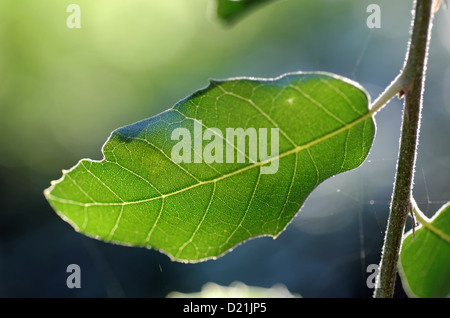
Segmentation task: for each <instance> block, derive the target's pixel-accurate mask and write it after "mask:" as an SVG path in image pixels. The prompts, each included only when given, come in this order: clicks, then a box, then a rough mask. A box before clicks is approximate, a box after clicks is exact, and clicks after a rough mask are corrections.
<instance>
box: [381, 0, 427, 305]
mask: <svg viewBox="0 0 450 318" xmlns="http://www.w3.org/2000/svg"><path fill="white" fill-rule="evenodd" d="M432 6H433V0H416V1H415V11H414V13H413V26H412V36H411V41H410V43H409V48H408V55H407V58H406V62H405V65H404V67H403V70H402V73H401V75H400V79H401V81H402V84H403V89H402V91H401V94H402V95H404V97H405V100H404V108H403V122H402V130H401V137H400V150H399V157H398V161H397V173H396V177H395V183H394V191H393V194H392V201H391V210H390V215H389V221H388V226H387V231H386V235H385V240H384V246H383V251H382V257H381V262H380V267H379V269H380V271H379V277H378V281H377V287H376V289H375V295H374V296H375V297H377V298H390V297H393V295H394V287H395V278H396V273H397V261H398V257H399V253H400V247H401V244H402V240H403V232H404V227H405V223H406V218H407V216H408V214H409V211H410V208H411V193H412V183H413V177H414V165H415V160H416V151H417V142H418V136H419V130H420V114H421V109H422V93H423V88H424V80H425V69H426V61H427V53H428V44H429V38H430V32H431V25H432V18H433V12H432Z"/></svg>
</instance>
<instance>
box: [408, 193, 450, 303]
mask: <svg viewBox="0 0 450 318" xmlns="http://www.w3.org/2000/svg"><path fill="white" fill-rule="evenodd" d="M418 213H421V212H418ZM421 223H422V224H421V226H420V227H419V228H418V229H417V230H416V231H415V240H414V239H413V235H412V231H409V232H408V233H407V234H406V236H405V238H404V240H403V244H402V249H401V251H400V258H399V273H400V277H401V279H402V284H403V287H404V289H405V291H406V293H407V294H408V296H410V297H424V298H436V297H439V298H441V297H449V295H450V267H449V264H450V202H449V203H447V204H446V205H444V206H443V207H441V208H440V209H439V211H438V212H436V214H435V215H434V216H433V218H432V219H431V220H427V219H426V218H425V217H423V221H422V222H421Z"/></svg>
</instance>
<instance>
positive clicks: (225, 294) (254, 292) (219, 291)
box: [166, 282, 301, 298]
mask: <svg viewBox="0 0 450 318" xmlns="http://www.w3.org/2000/svg"><path fill="white" fill-rule="evenodd" d="M166 297H167V298H301V295H299V294H292V293H291V292H290V291H289V290H288V289H287V288H286V286H284V285H281V284H277V285H274V286H272V287H270V288H264V287H257V286H248V285H246V284H244V283H242V282H233V283H231V284H230V286H221V285H218V284H215V283H212V282H209V283H206V284H205V285H203V287H202V290H201V291H200V292H194V293H180V292H176V291H174V292H170V293H169V294H168V295H167V296H166Z"/></svg>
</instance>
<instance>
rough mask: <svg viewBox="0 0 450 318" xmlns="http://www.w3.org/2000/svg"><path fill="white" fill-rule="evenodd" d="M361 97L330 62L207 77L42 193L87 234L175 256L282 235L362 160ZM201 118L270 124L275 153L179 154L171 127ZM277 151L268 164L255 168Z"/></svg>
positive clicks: (218, 123)
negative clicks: (197, 157)
mask: <svg viewBox="0 0 450 318" xmlns="http://www.w3.org/2000/svg"><path fill="white" fill-rule="evenodd" d="M368 103H369V101H368V95H367V94H366V93H365V91H364V90H363V89H362V88H360V87H359V86H358V85H356V84H355V83H352V82H350V81H348V80H346V79H343V78H341V77H337V76H335V75H332V74H327V73H293V74H287V75H285V76H282V77H279V78H276V79H249V78H238V79H230V80H227V81H222V82H218V81H216V82H212V83H211V84H210V85H209V86H208V87H207V88H205V89H203V90H200V91H198V92H196V93H194V94H193V95H191V96H189V97H188V98H186V99H184V100H182V101H181V102H179V103H178V104H177V105H175V106H174V107H173V108H171V109H169V110H167V111H165V112H163V113H161V114H159V115H157V116H155V117H152V118H149V119H146V120H143V121H140V122H138V123H135V124H132V125H129V126H125V127H122V128H120V129H118V130H116V131H114V132H113V133H112V134H111V136H110V138H109V139H108V141H107V142H106V143H105V145H104V147H103V149H102V150H103V153H104V159H103V160H101V161H92V160H82V161H80V162H79V164H77V165H76V166H75V167H74V168H73V169H71V170H70V171H66V172H64V174H63V177H62V178H61V179H60V180H58V181H57V182H54V183H53V184H52V186H51V187H50V188H49V189H47V190H46V191H45V195H46V197H47V199H48V200H49V201H50V204H51V205H52V206H53V208H54V209H55V210H56V211H64V212H63V213H61V212H59V213H58V214H60V215H62V216H63V218H64V219H65V220H67V221H68V222H69V223H70V224H72V226H74V228H75V229H76V230H77V231H80V232H82V233H85V234H87V235H90V236H93V237H95V238H100V239H103V240H106V241H111V242H116V243H120V244H131V245H139V246H147V247H152V248H155V249H158V250H161V251H163V252H164V253H166V254H167V255H169V256H170V257H171V258H172V259H174V260H178V261H201V260H206V259H210V258H216V257H218V256H221V255H223V254H225V253H226V252H227V251H229V250H231V249H232V248H234V247H235V246H236V245H238V244H240V243H241V242H243V241H245V240H247V239H250V238H253V237H258V236H262V235H271V236H274V237H276V236H278V235H279V234H280V233H281V232H282V230H283V229H284V228H285V227H286V226H287V224H288V223H289V222H290V220H291V219H292V218H293V216H294V215H295V214H296V213H297V211H298V210H299V209H300V207H301V206H302V205H303V203H304V201H305V200H306V198H307V197H308V195H309V194H310V193H311V191H312V190H313V189H314V188H315V187H316V186H317V185H318V184H320V183H321V182H322V181H323V180H325V179H327V178H329V177H331V176H332V175H335V174H337V173H340V172H343V171H347V170H350V169H353V168H356V167H357V166H359V165H360V164H361V163H362V162H363V161H364V159H365V157H366V156H367V154H368V151H369V149H370V146H371V144H372V141H373V137H374V131H375V127H374V123H373V119H372V114H371V112H370V111H369V110H368ZM200 120H201V123H202V125H203V126H202V128H203V129H206V128H212V127H215V128H218V129H219V130H220V131H226V129H227V128H230V127H232V128H238V127H243V128H245V129H248V128H255V129H256V130H258V129H260V128H277V129H279V131H280V136H279V153H278V155H277V156H272V157H267V158H261V156H258V158H256V160H255V161H256V162H250V160H249V159H248V156H247V158H246V161H245V162H244V163H236V162H235V163H217V162H213V163H210V164H205V163H201V164H199V163H180V164H177V163H175V162H174V161H173V160H172V158H171V155H170V154H171V150H172V148H173V146H174V143H175V142H174V141H173V140H171V132H173V131H174V129H175V128H180V127H182V128H187V129H188V130H189V131H191V132H192V131H194V130H195V124H196V123H198V122H199V121H200ZM216 137H217V138H218V136H216ZM227 141H228V143H227ZM223 144H225V145H226V146H228V145H230V144H234V143H233V142H231V141H230V140H227V138H223ZM267 148H268V149H270V142H269V143H268V146H267ZM234 150H236V148H235V149H234ZM193 151H195V145H194V147H193ZM235 153H237V151H235ZM244 153H246V151H244ZM275 161H277V162H278V165H279V170H278V171H277V172H276V173H275V174H261V169H262V167H265V166H268V165H270V164H272V163H273V162H275ZM66 176H67V179H66ZM167 176H170V180H168V178H167ZM174 180H175V181H176V182H175V181H174ZM274 187H275V190H276V191H274Z"/></svg>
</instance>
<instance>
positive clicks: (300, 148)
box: [44, 108, 377, 207]
mask: <svg viewBox="0 0 450 318" xmlns="http://www.w3.org/2000/svg"><path fill="white" fill-rule="evenodd" d="M376 111H377V109H375V108H372V109H370V110H369V111H368V112H367V113H365V114H364V115H363V116H361V117H359V118H357V119H355V120H354V121H352V122H351V123H349V124H347V125H344V126H342V127H340V128H339V129H336V130H334V131H331V132H329V133H327V134H325V135H323V136H322V137H319V138H317V139H314V140H312V141H310V142H308V143H306V144H303V145H299V146H296V147H294V148H292V149H291V150H288V151H285V152H283V153H281V154H278V155H277V156H272V157H269V158H267V159H266V160H264V161H259V162H255V163H252V164H249V165H247V166H245V167H243V168H240V169H237V170H235V171H232V172H230V173H227V174H224V175H222V176H219V177H217V178H214V179H211V180H206V181H199V182H197V183H195V184H193V185H190V186H188V187H185V188H182V189H179V190H176V191H173V192H170V193H167V194H161V195H160V196H157V197H152V198H148V199H144V200H137V201H129V202H127V201H124V202H89V203H83V202H78V201H73V200H67V199H63V198H59V197H56V196H54V195H52V194H51V191H52V189H53V187H54V185H55V184H53V185H52V186H51V187H50V188H48V189H46V190H45V191H44V194H45V196H46V197H47V198H48V199H50V200H54V201H57V202H60V203H66V204H73V205H80V206H83V207H89V206H123V205H132V204H139V203H145V202H150V201H154V200H159V199H165V198H166V197H170V196H172V195H176V194H179V193H182V192H184V191H188V190H191V189H194V188H196V187H199V186H202V185H205V184H210V183H215V182H218V181H221V180H223V179H226V178H228V177H232V176H234V175H236V174H239V173H242V172H245V171H247V170H250V169H253V168H256V167H260V166H263V165H265V164H267V163H269V162H271V161H273V160H280V159H282V158H284V157H287V156H289V155H291V154H295V153H299V152H300V151H303V150H305V149H309V148H311V147H312V146H314V145H316V144H318V143H321V142H322V141H326V140H328V139H330V138H333V137H334V136H336V135H338V134H340V133H341V132H344V131H347V130H349V129H351V128H353V127H354V126H356V125H358V124H359V123H361V122H363V121H365V120H366V119H368V118H370V117H371V116H372V115H373V114H374V113H375V112H376ZM128 138H130V139H134V138H133V137H128ZM88 160H89V159H88ZM105 160H106V159H103V160H102V161H105ZM82 162H83V161H80V162H79V163H78V164H77V165H76V166H75V167H74V168H73V169H75V168H77V167H78V165H80V164H81V163H82ZM85 168H86V167H85ZM73 169H71V170H70V171H72V170H73ZM86 170H88V169H87V168H86ZM70 171H63V178H61V179H60V181H59V182H61V181H62V180H64V177H65V175H66V174H68V173H69V172H70ZM88 171H89V170H88ZM89 172H90V171H89Z"/></svg>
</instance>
